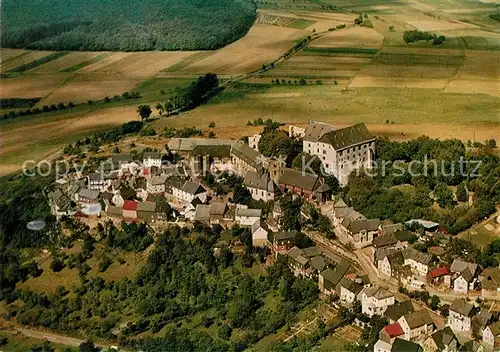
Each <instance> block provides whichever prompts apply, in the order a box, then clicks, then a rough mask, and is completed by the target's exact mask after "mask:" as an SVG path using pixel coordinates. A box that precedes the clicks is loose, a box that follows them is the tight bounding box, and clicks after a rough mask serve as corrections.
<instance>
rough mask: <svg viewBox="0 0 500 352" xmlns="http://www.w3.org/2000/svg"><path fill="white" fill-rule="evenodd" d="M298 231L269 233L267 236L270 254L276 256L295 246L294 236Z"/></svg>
mask: <svg viewBox="0 0 500 352" xmlns="http://www.w3.org/2000/svg"><path fill="white" fill-rule="evenodd" d="M297 234H298V231H297V230H292V231H281V232H277V233H269V234H268V238H269V240H270V242H271V243H272V248H271V249H272V254H273V255H274V256H275V257H276V258H277V257H278V254H282V255H285V254H286V253H287V252H288V251H289V250H290V249H291V248H292V247H293V246H295V237H297Z"/></svg>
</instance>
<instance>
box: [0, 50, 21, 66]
mask: <svg viewBox="0 0 500 352" xmlns="http://www.w3.org/2000/svg"><path fill="white" fill-rule="evenodd" d="M27 53H28V51H27V50H24V49H7V48H0V63H2V62H5V61H7V60H10V59H13V58H15V57H17V56H21V55H24V54H27Z"/></svg>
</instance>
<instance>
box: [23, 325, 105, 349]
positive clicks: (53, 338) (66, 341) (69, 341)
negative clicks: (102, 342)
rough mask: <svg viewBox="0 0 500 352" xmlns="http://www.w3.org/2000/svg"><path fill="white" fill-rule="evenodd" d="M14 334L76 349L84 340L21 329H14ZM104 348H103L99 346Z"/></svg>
mask: <svg viewBox="0 0 500 352" xmlns="http://www.w3.org/2000/svg"><path fill="white" fill-rule="evenodd" d="M14 331H15V332H18V333H21V334H23V335H24V336H27V337H32V338H35V339H39V340H48V341H50V342H53V343H57V344H60V345H65V346H73V347H78V346H80V344H81V343H82V342H84V340H79V339H75V338H72V337H68V336H64V335H56V334H52V333H47V332H42V331H37V330H29V329H23V328H15V329H14ZM100 347H104V346H100Z"/></svg>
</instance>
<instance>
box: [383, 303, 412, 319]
mask: <svg viewBox="0 0 500 352" xmlns="http://www.w3.org/2000/svg"><path fill="white" fill-rule="evenodd" d="M414 311H415V308H414V307H413V303H411V301H410V300H407V301H403V302H399V303H396V304H393V305H392V306H389V307H387V310H386V311H385V313H384V315H385V316H386V317H387V318H389V319H391V320H393V321H398V320H399V318H401V317H402V316H404V315H406V314H409V313H412V312H414Z"/></svg>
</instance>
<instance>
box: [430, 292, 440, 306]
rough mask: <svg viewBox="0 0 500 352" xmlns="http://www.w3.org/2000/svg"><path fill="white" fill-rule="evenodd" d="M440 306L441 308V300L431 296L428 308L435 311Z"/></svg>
mask: <svg viewBox="0 0 500 352" xmlns="http://www.w3.org/2000/svg"><path fill="white" fill-rule="evenodd" d="M440 306H441V299H440V298H439V297H438V296H436V295H433V296H432V297H431V301H430V302H429V308H430V309H432V310H436V309H438V308H439V307H440Z"/></svg>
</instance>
